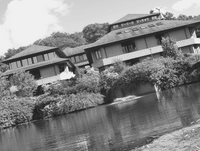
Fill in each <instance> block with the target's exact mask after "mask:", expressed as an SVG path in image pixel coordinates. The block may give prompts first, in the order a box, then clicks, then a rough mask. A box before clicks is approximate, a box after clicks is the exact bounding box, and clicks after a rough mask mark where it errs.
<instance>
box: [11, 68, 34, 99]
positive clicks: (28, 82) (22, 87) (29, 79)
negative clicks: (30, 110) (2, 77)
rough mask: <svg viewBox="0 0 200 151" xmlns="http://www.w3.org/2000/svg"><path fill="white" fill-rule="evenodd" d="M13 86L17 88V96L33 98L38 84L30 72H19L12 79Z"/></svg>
mask: <svg viewBox="0 0 200 151" xmlns="http://www.w3.org/2000/svg"><path fill="white" fill-rule="evenodd" d="M11 79H12V84H13V85H15V86H17V89H18V92H17V95H18V96H21V97H27V96H33V93H34V92H35V90H36V89H37V83H36V81H35V79H34V76H33V75H32V74H30V73H29V72H25V71H19V72H17V73H15V74H14V75H13V76H12V77H11Z"/></svg>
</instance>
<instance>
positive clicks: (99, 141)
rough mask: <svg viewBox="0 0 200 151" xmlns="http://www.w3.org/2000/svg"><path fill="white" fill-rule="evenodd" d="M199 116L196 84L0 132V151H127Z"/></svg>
mask: <svg viewBox="0 0 200 151" xmlns="http://www.w3.org/2000/svg"><path fill="white" fill-rule="evenodd" d="M199 118H200V83H196V84H191V85H187V86H182V87H179V88H176V89H173V90H167V91H164V92H162V93H161V94H160V95H159V96H157V95H156V94H150V95H146V96H143V97H142V98H140V99H138V100H137V102H134V101H129V102H124V103H119V104H114V105H104V106H100V107H97V108H92V109H88V110H85V111H80V112H77V113H73V114H68V115H64V116H59V117H55V118H52V119H49V120H40V121H36V122H34V123H30V124H27V125H22V126H18V127H15V128H12V129H7V130H4V131H2V132H0V151H77V150H83V151H84V150H89V151H90V150H91V151H107V150H111V151H112V150H113V151H118V150H131V149H133V148H134V147H136V146H138V145H141V144H144V143H145V142H146V141H148V140H149V138H151V136H155V135H161V134H163V133H166V132H169V131H173V130H176V129H179V128H182V127H185V126H188V125H190V124H191V123H192V122H193V121H196V120H198V119H199Z"/></svg>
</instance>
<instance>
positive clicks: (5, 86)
mask: <svg viewBox="0 0 200 151" xmlns="http://www.w3.org/2000/svg"><path fill="white" fill-rule="evenodd" d="M9 87H10V83H9V81H8V80H7V77H5V76H2V75H1V73H0V92H1V93H0V99H2V98H3V97H5V96H9V95H11V93H10V90H9Z"/></svg>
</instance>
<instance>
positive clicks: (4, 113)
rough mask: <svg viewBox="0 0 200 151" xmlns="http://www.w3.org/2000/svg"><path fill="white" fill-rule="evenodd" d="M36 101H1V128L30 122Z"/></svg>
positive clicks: (4, 99) (31, 99) (16, 99)
mask: <svg viewBox="0 0 200 151" xmlns="http://www.w3.org/2000/svg"><path fill="white" fill-rule="evenodd" d="M34 101H35V100H34V99H33V98H16V97H13V96H11V97H3V98H2V99H1V101H0V128H6V127H10V126H15V125H17V124H21V123H25V122H29V121H30V120H31V119H32V112H33V108H34Z"/></svg>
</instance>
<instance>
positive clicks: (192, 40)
mask: <svg viewBox="0 0 200 151" xmlns="http://www.w3.org/2000/svg"><path fill="white" fill-rule="evenodd" d="M194 44H200V38H190V39H185V40H181V41H177V45H178V47H179V48H181V47H185V46H190V45H194ZM160 52H162V46H156V47H151V48H147V49H142V50H138V51H134V52H130V53H125V54H121V55H118V56H114V57H110V58H105V59H101V60H97V61H95V62H94V63H93V67H96V68H99V67H102V66H106V65H110V64H113V63H114V61H115V60H121V61H126V60H130V59H135V58H140V57H144V56H149V55H152V54H156V53H160Z"/></svg>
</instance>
